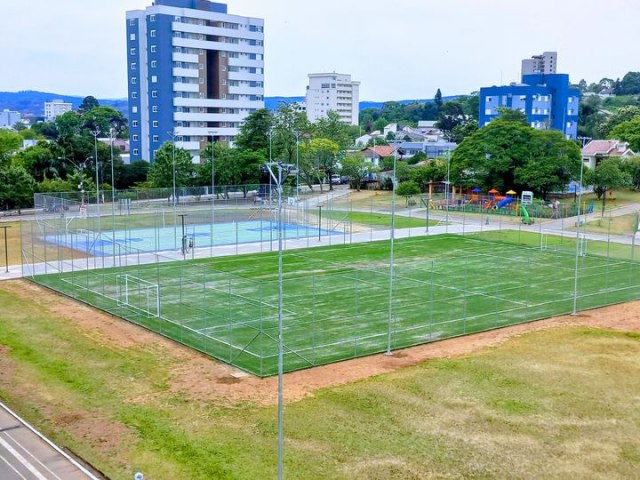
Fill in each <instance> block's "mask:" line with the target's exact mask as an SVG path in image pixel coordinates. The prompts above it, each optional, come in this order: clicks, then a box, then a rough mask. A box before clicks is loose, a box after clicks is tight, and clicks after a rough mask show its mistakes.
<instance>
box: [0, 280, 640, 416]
mask: <svg viewBox="0 0 640 480" xmlns="http://www.w3.org/2000/svg"><path fill="white" fill-rule="evenodd" d="M0 288H2V289H3V290H5V291H7V292H11V293H12V294H15V295H17V296H19V297H21V298H24V300H25V302H36V303H37V304H39V305H40V306H41V307H43V308H44V309H46V310H48V311H50V312H51V313H53V314H55V315H57V316H61V317H63V318H66V319H68V320H69V321H71V322H72V323H73V324H74V325H75V326H76V328H77V329H78V330H79V331H80V332H82V333H83V334H84V335H86V336H87V337H89V338H91V339H92V340H93V341H95V342H96V343H98V344H101V345H108V346H109V347H110V348H112V349H114V350H118V349H123V350H124V349H126V348H132V347H138V348H149V349H153V350H155V351H157V350H158V349H160V350H162V354H163V356H166V357H167V358H169V359H171V360H172V361H173V363H174V364H175V367H174V368H173V370H172V374H171V379H170V389H171V390H172V391H174V392H175V393H180V394H183V395H185V396H187V397H191V398H194V399H196V398H197V399H199V400H201V401H202V400H205V401H206V400H209V401H213V402H215V403H219V404H229V405H232V404H235V403H238V402H249V403H253V404H257V405H271V404H275V402H276V400H277V396H276V395H277V378H276V377H270V378H265V379H261V378H257V377H254V376H252V375H249V374H246V373H244V372H242V371H239V370H237V369H235V368H233V367H230V366H228V365H226V364H223V363H220V362H218V361H216V360H213V359H210V358H209V357H206V356H204V355H202V354H199V353H197V352H195V351H193V350H191V349H189V348H187V347H183V346H181V345H178V344H176V343H174V342H172V341H171V340H168V339H165V338H164V337H161V336H159V335H157V334H155V333H152V332H150V331H148V330H145V329H143V328H141V327H138V326H136V325H133V324H130V323H128V322H126V321H124V320H122V319H119V318H116V317H112V316H110V315H107V314H105V313H103V312H101V311H99V310H96V309H94V308H92V307H89V306H87V305H84V304H81V303H78V302H76V301H74V300H72V299H70V298H67V297H64V296H62V295H58V294H56V293H54V292H51V291H49V290H47V289H44V288H42V287H40V286H38V285H35V284H33V283H30V282H28V281H25V280H16V281H7V282H3V283H2V284H1V285H0ZM562 326H586V327H597V328H611V329H616V330H624V331H636V332H637V331H640V301H637V302H629V303H625V304H621V305H614V306H610V307H604V308H599V309H594V310H590V311H587V312H582V313H580V314H579V315H577V316H570V315H567V316H561V317H554V318H549V319H546V320H540V321H537V322H531V323H526V324H520V325H514V326H511V327H506V328H501V329H498V330H491V331H488V332H483V333H478V334H474V335H468V336H465V337H458V338H452V339H447V340H441V341H438V342H435V343H431V344H426V345H420V346H417V347H411V348H407V349H403V350H399V351H396V352H394V354H393V355H392V356H386V355H383V354H379V355H371V356H368V357H363V358H358V359H354V360H347V361H343V362H339V363H335V364H331V365H324V366H320V367H315V368H311V369H307V370H301V371H297V372H292V373H288V374H286V375H285V380H284V382H285V398H286V400H287V401H289V402H291V401H297V400H300V399H302V398H304V397H307V396H310V395H313V394H314V392H316V391H317V390H318V389H321V388H325V387H332V386H336V385H342V384H346V383H350V382H355V381H358V380H361V379H364V378H367V377H370V376H374V375H380V374H384V373H388V372H391V371H393V370H395V369H398V368H402V367H407V366H411V365H416V364H419V363H421V362H423V361H425V360H429V359H438V358H447V357H453V356H458V355H465V354H469V353H472V352H475V351H477V350H480V349H483V348H486V347H491V346H495V345H498V344H501V343H503V342H505V341H506V340H507V339H509V338H510V337H513V336H516V335H521V334H523V333H527V332H531V331H536V330H542V329H548V328H556V327H562Z"/></svg>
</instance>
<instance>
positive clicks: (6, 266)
mask: <svg viewBox="0 0 640 480" xmlns="http://www.w3.org/2000/svg"><path fill="white" fill-rule="evenodd" d="M0 228H4V271H5V273H9V249H8V248H7V228H11V225H2V226H0Z"/></svg>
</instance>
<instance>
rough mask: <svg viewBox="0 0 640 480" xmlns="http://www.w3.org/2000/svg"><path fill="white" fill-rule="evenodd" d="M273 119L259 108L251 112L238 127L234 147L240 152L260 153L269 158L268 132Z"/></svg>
mask: <svg viewBox="0 0 640 480" xmlns="http://www.w3.org/2000/svg"><path fill="white" fill-rule="evenodd" d="M272 125H273V119H272V117H271V114H270V113H269V110H267V109H266V108H261V109H260V110H256V111H255V112H251V113H250V114H249V115H248V116H247V118H245V120H244V123H243V124H242V126H241V127H240V131H239V133H238V135H237V136H236V138H235V140H234V145H235V147H236V148H238V149H240V150H251V151H254V152H257V151H262V152H263V153H264V154H265V156H267V157H268V156H269V130H270V129H271V127H272Z"/></svg>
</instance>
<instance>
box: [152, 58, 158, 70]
mask: <svg viewBox="0 0 640 480" xmlns="http://www.w3.org/2000/svg"><path fill="white" fill-rule="evenodd" d="M157 66H158V61H157V60H151V68H156V67H157Z"/></svg>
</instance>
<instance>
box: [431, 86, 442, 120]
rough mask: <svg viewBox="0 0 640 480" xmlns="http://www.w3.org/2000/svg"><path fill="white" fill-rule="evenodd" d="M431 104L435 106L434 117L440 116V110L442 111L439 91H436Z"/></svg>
mask: <svg viewBox="0 0 640 480" xmlns="http://www.w3.org/2000/svg"><path fill="white" fill-rule="evenodd" d="M433 103H434V104H435V105H436V115H438V114H440V110H441V109H442V92H441V91H440V89H438V90H436V94H435V96H434V97H433Z"/></svg>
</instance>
